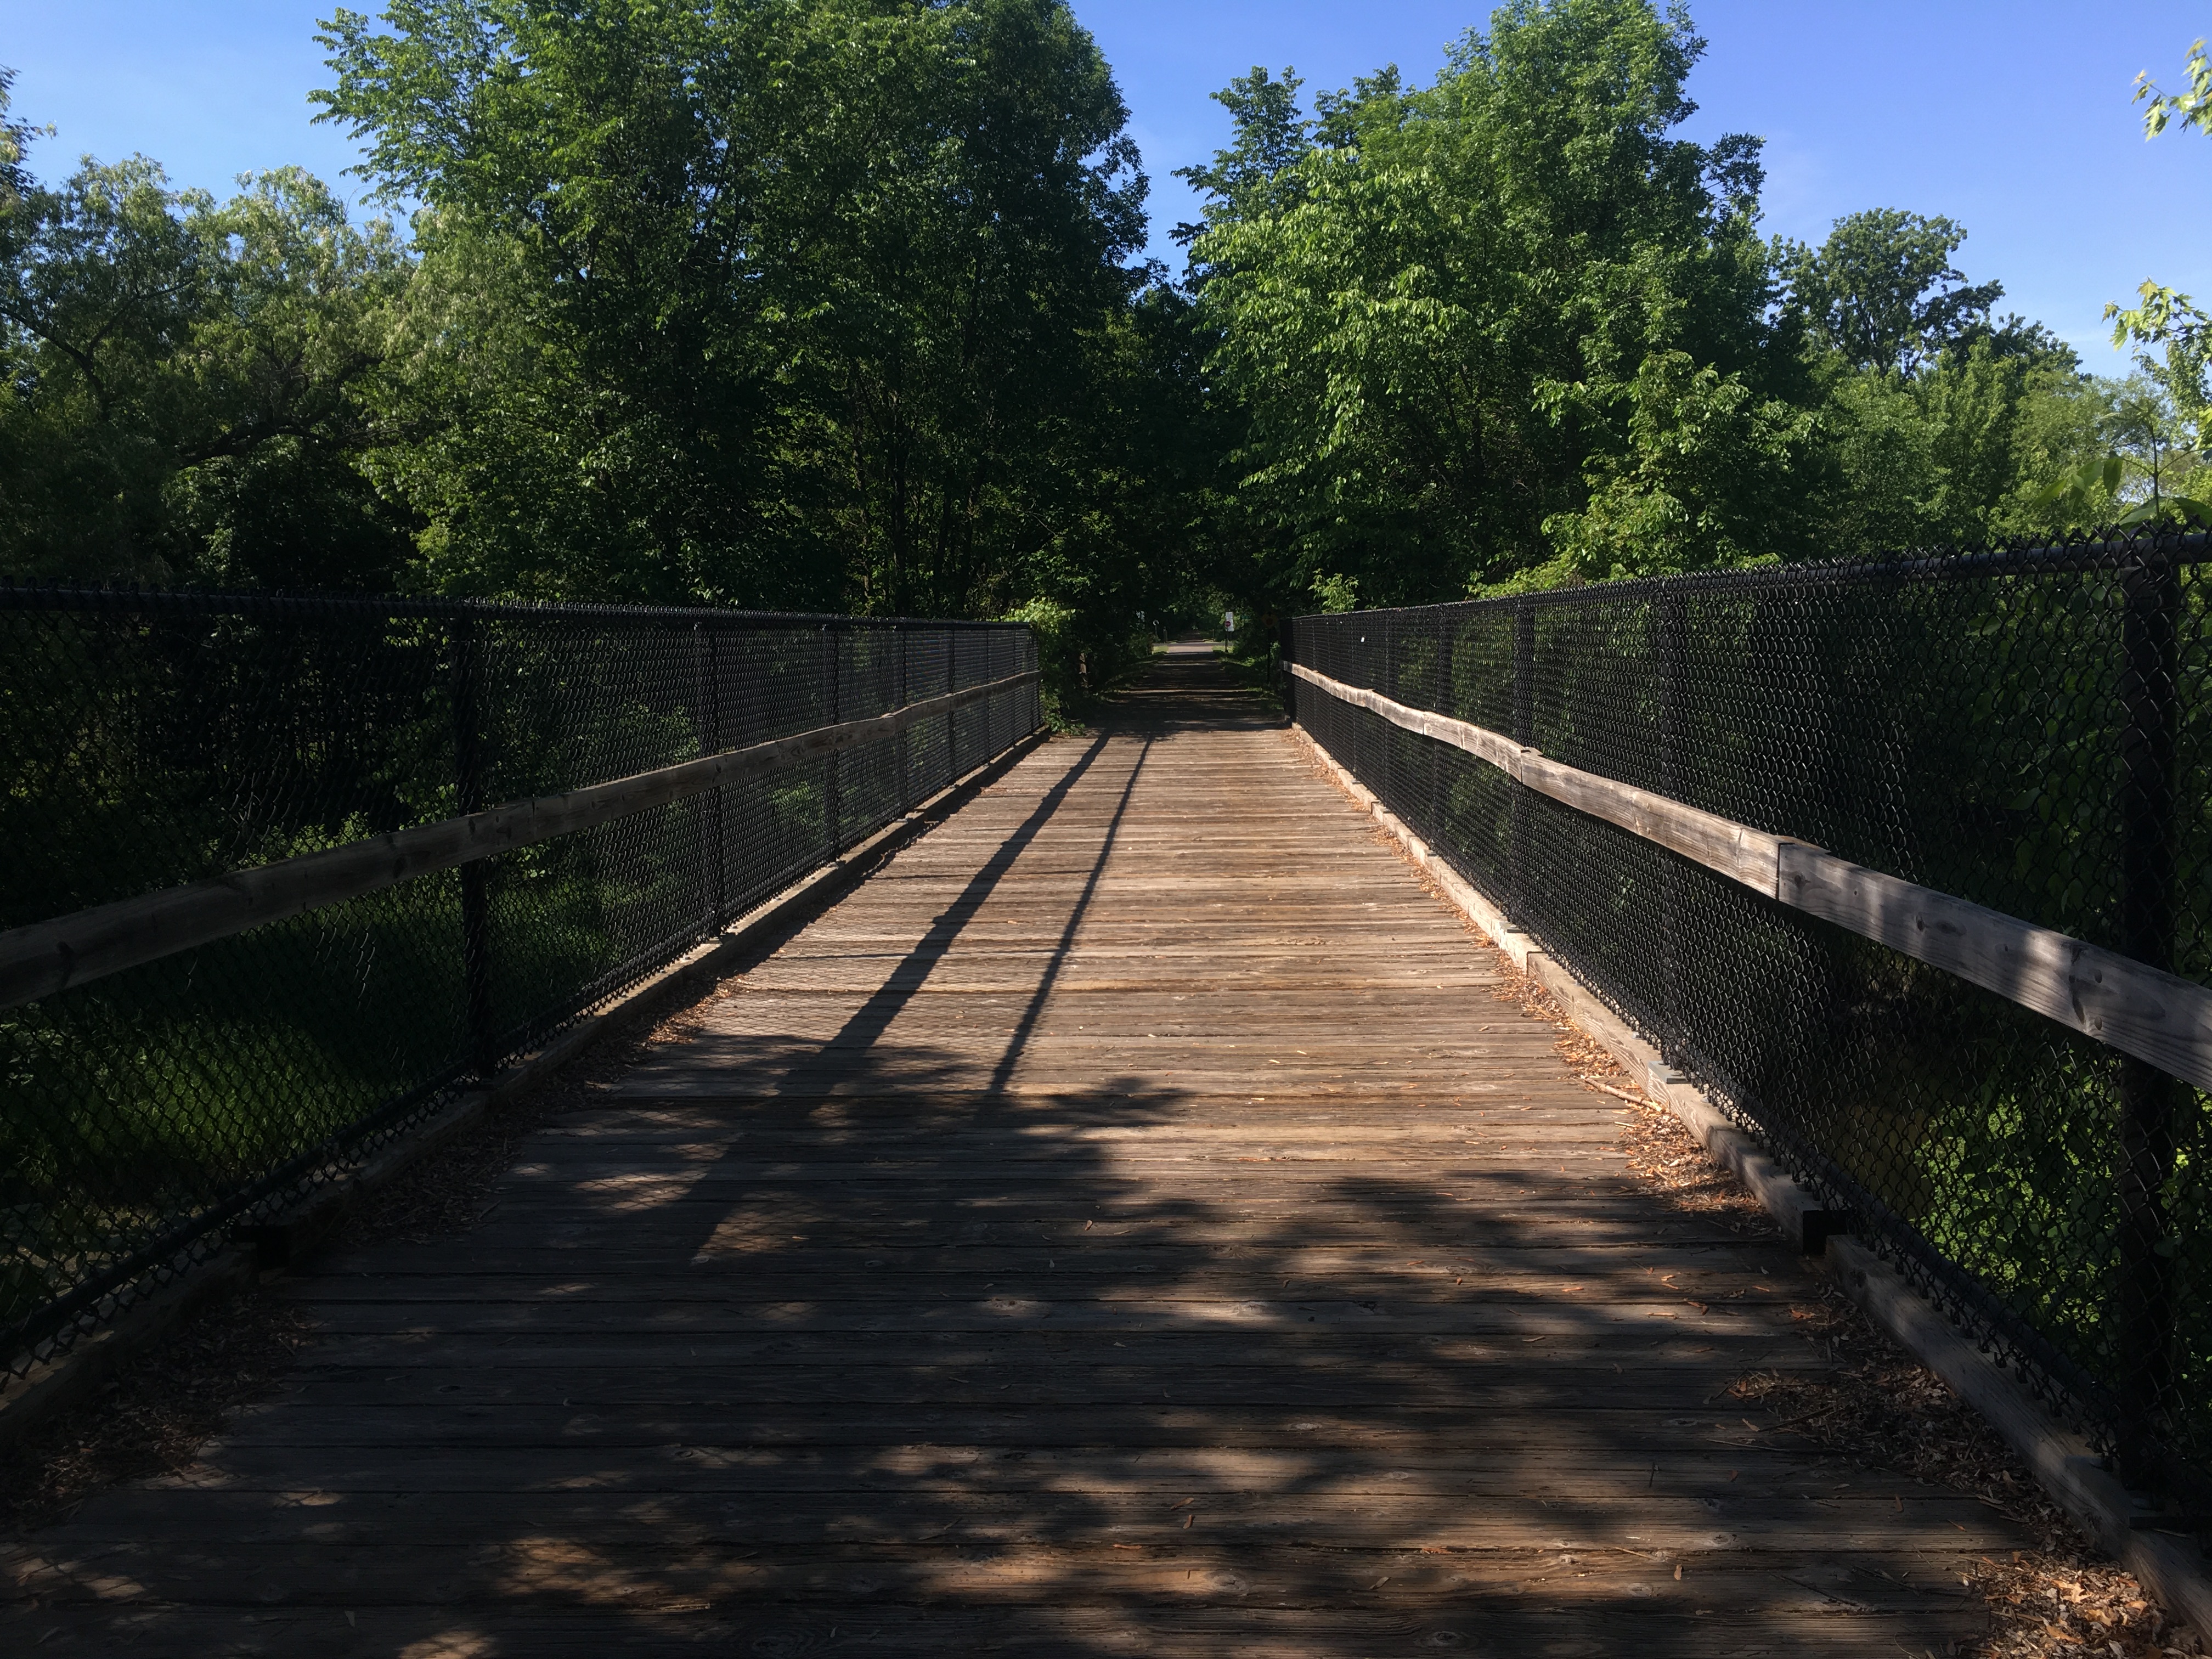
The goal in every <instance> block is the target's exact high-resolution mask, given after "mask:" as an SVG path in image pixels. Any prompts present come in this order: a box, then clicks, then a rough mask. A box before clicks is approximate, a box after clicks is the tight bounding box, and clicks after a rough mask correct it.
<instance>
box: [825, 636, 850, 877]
mask: <svg viewBox="0 0 2212 1659" xmlns="http://www.w3.org/2000/svg"><path fill="white" fill-rule="evenodd" d="M822 632H823V637H824V638H825V639H826V640H827V641H829V649H828V651H827V652H826V653H824V655H823V673H824V676H825V686H824V691H823V705H824V707H825V709H826V712H827V714H828V716H829V718H828V719H827V720H825V721H824V722H823V723H824V724H825V725H829V726H835V725H836V724H837V722H838V720H840V719H841V718H842V716H841V715H840V714H839V713H838V708H839V705H840V702H841V695H840V694H841V693H842V690H843V687H842V684H841V681H842V674H841V672H840V669H841V661H840V659H841V657H842V653H841V652H840V650H839V649H838V641H839V639H840V637H841V636H840V635H839V634H838V632H837V629H836V625H835V624H834V623H823V625H822ZM841 758H842V757H841V755H840V752H839V751H838V750H835V749H833V750H830V751H829V756H828V757H826V758H825V759H824V760H823V763H822V829H823V835H824V836H826V837H827V838H828V842H829V857H831V858H836V856H837V854H839V853H840V852H842V850H843V849H844V846H845V838H844V836H843V835H842V823H841V820H842V818H843V817H844V809H845V803H844V801H843V799H842V798H841V795H840V792H839V788H838V786H839V784H840V783H841V782H842V775H841V772H840V768H839V766H838V762H839V760H840V759H841Z"/></svg>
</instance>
